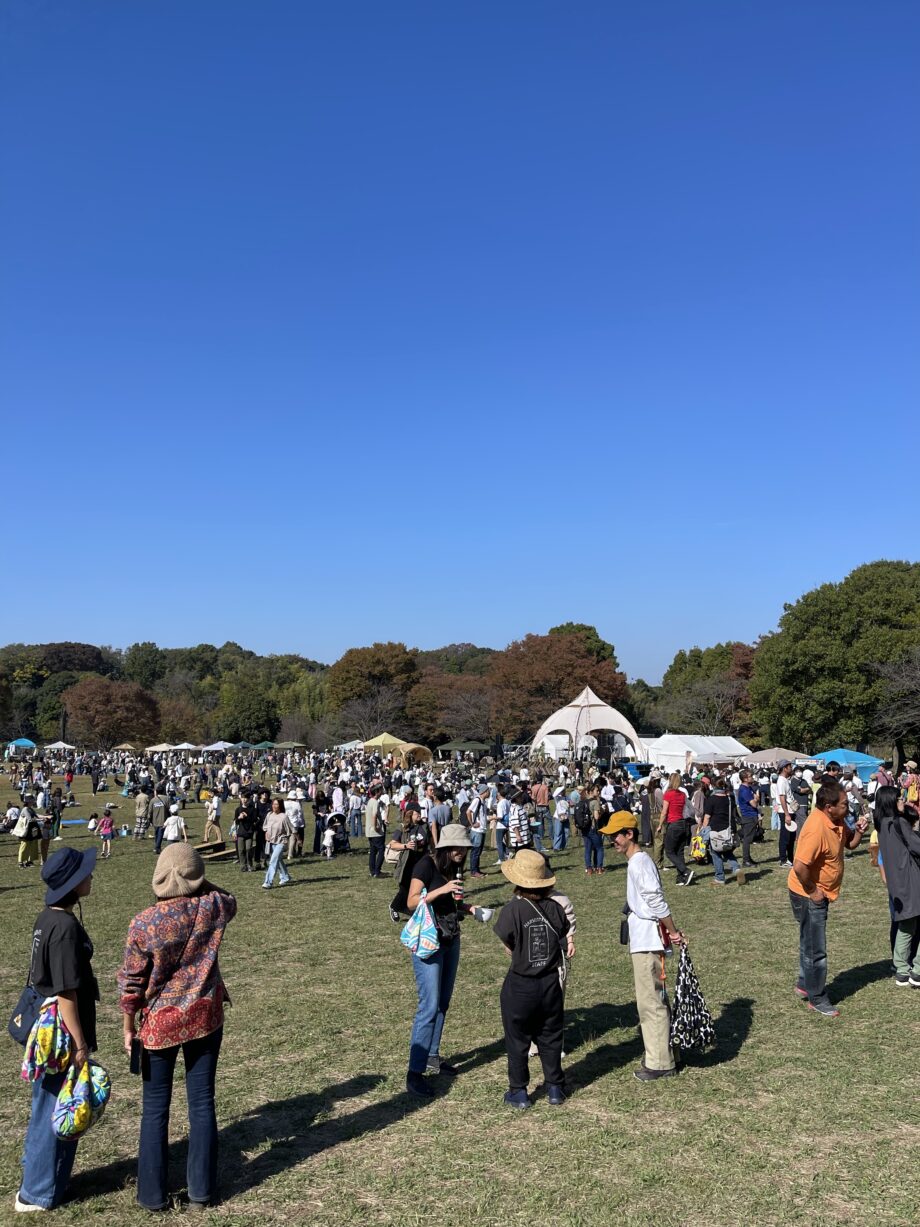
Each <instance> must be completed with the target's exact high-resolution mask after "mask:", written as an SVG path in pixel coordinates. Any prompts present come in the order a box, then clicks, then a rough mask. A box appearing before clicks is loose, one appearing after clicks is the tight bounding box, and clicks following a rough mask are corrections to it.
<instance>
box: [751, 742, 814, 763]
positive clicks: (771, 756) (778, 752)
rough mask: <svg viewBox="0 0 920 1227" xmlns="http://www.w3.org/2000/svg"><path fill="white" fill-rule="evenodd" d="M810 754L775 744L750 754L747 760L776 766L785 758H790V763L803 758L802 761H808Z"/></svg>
mask: <svg viewBox="0 0 920 1227" xmlns="http://www.w3.org/2000/svg"><path fill="white" fill-rule="evenodd" d="M809 757H810V756H809V755H808V754H806V753H805V752H804V751H802V750H784V749H783V748H782V746H773V748H772V749H770V750H758V751H757V753H756V754H749V755H748V757H747V760H746V761H747V762H749V763H751V764H752V765H755V764H756V765H758V766H759V765H760V764H761V763H764V764H766V765H768V766H774V765H775V764H776V763H778V762H781V761H782V760H783V759H784V758H788V759H789V761H790V763H794V762H797V761H798V760H800V759H801V761H802V762H807V761H808V759H809Z"/></svg>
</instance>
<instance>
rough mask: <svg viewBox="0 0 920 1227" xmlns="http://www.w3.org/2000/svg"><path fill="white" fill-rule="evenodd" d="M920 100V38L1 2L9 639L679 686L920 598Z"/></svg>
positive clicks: (525, 15) (312, 7) (757, 6)
mask: <svg viewBox="0 0 920 1227" xmlns="http://www.w3.org/2000/svg"><path fill="white" fill-rule="evenodd" d="M918 58H920V6H918V5H917V4H915V3H912V2H911V0H902V2H894V3H890V2H885V0H882V2H881V3H878V4H866V3H863V2H860V3H847V2H841V3H835V4H828V3H823V2H822V3H808V2H807V0H806V2H802V0H780V2H775V0H774V2H773V3H769V4H764V3H755V2H749V3H748V2H745V0H723V2H721V3H719V2H716V0H709V2H707V3H705V4H686V3H677V2H673V3H668V2H663V3H658V4H637V3H623V2H620V3H613V2H611V0H604V2H598V3H583V4H579V5H562V4H559V3H557V2H553V3H546V2H540V0H538V2H532V0H528V3H499V4H495V3H491V2H490V3H468V4H462V5H445V4H432V3H430V2H425V3H400V2H394V3H386V4H382V3H378V2H377V0H374V2H367V3H335V4H324V5H320V4H314V3H309V2H307V0H285V2H273V0H261V2H259V3H255V2H254V0H246V2H245V3H243V2H239V0H219V2H218V0H194V2H193V3H189V2H188V0H155V2H154V0H132V2H131V3H115V2H114V0H107V2H106V3H98V2H94V0H81V2H80V3H79V4H74V3H72V0H9V2H8V3H7V4H6V5H5V6H4V10H3V15H2V26H0V106H2V114H3V121H2V125H3V171H2V175H3V192H2V198H0V235H2V243H3V257H2V276H0V370H2V377H0V379H2V382H0V387H2V393H0V394H2V399H3V416H4V419H5V420H6V422H7V425H6V427H5V429H4V434H3V441H4V476H5V482H4V486H5V493H6V499H5V502H6V517H5V518H6V524H7V533H6V534H5V535H4V538H5V539H4V543H3V545H2V547H0V565H2V566H3V574H4V584H3V588H4V590H5V594H6V595H5V597H4V600H3V602H2V609H0V642H7V641H10V640H26V641H30V642H35V641H41V640H47V639H82V640H87V641H90V642H103V643H113V644H116V645H126V644H128V643H130V642H133V641H135V640H139V639H141V640H142V639H154V640H156V641H157V642H159V643H161V644H163V645H167V646H171V645H179V644H191V643H196V642H199V641H202V640H203V641H209V642H214V643H217V644H220V643H221V642H223V641H224V640H226V639H235V640H237V641H239V642H240V643H242V644H244V645H245V646H247V647H250V648H253V649H255V650H257V651H263V652H265V651H299V652H303V653H305V654H307V655H309V656H313V657H316V658H319V659H323V660H333V659H335V658H336V657H337V656H338V655H339V654H340V653H341V652H342V651H343V650H344V649H345V648H347V647H349V646H353V645H357V644H363V643H369V642H371V641H373V640H377V639H398V640H404V641H406V642H407V643H409V644H416V645H418V646H421V647H434V646H437V645H440V644H443V643H448V642H454V641H460V640H471V641H474V642H477V643H480V644H487V645H492V646H497V647H501V646H504V644H506V643H507V642H508V641H510V640H511V639H514V638H517V637H519V636H520V635H522V634H524V633H526V632H528V631H540V632H542V631H545V630H546V629H547V628H548V627H549V626H551V625H553V624H554V623H557V622H560V621H565V620H570V619H571V620H575V621H584V622H591V623H595V624H596V625H597V626H598V628H599V629H600V631H601V633H602V634H603V635H604V636H605V637H606V638H608V639H610V640H611V641H612V642H613V643H614V644H615V645H616V648H617V653H618V656H619V660H620V663H621V666H622V667H623V668H624V669H625V670H626V671H627V672H628V674H629V675H630V676H636V675H644V676H646V677H648V678H652V679H654V678H657V677H658V676H660V673H661V670H662V669H663V668H664V667H665V666H666V665H667V663H668V661H669V660H670V658H671V656H672V655H673V653H674V652H675V651H676V650H677V649H678V648H680V647H687V646H691V645H693V644H694V643H697V644H700V645H703V646H705V645H706V644H709V643H713V642H717V641H720V640H723V639H727V638H742V639H752V638H754V637H755V636H756V635H758V634H759V633H761V632H764V631H767V630H770V629H771V628H772V627H773V626H775V624H776V620H777V618H778V616H779V614H780V613H781V612H782V605H783V602H784V600H793V599H795V598H796V597H797V596H798V595H800V594H801V593H802V592H803V591H805V590H806V589H808V588H810V587H812V586H814V585H815V584H816V583H819V582H822V581H824V580H828V579H837V578H840V577H841V576H843V575H844V574H845V573H846V572H847V571H849V570H850V569H851V568H852V567H853V566H855V565H858V564H859V563H860V562H864V561H868V560H870V559H873V558H877V557H902V558H904V557H906V558H917V557H918V546H917V511H918V477H917V443H916V421H917V405H918V385H920V379H918V367H920V357H918V355H920V350H918V344H917V342H918V336H920V309H918V307H920V290H918V286H920V259H918V254H920V253H918V236H920V222H918V218H920V191H918V187H920V157H918V152H920V151H918V137H917V116H918V114H920V78H918V74H917V63H918ZM905 461H906V462H907V463H906V464H904V462H905ZM902 465H903V468H902ZM902 474H903V476H902ZM13 525H16V526H17V527H16V531H12V526H13ZM20 534H22V535H20ZM32 542H34V543H36V544H38V545H39V546H40V548H38V549H35V548H32V546H31V544H30V543H32ZM656 561H657V562H658V563H660V564H661V578H660V579H659V578H656V576H655V569H654V567H655V564H656ZM241 568H252V570H253V572H254V573H256V574H257V575H259V576H261V577H263V580H264V582H263V583H262V584H259V585H250V584H247V583H245V582H240V581H241V579H242V578H243V576H242V573H241ZM39 573H44V574H46V575H47V577H48V578H47V580H45V581H43V582H39ZM52 580H53V581H56V582H52Z"/></svg>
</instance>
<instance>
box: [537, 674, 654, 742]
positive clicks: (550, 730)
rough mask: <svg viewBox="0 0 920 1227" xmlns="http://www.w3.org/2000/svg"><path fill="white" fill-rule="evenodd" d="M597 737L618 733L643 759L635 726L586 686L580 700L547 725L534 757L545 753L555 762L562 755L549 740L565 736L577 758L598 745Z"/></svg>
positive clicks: (555, 716) (546, 722) (559, 711)
mask: <svg viewBox="0 0 920 1227" xmlns="http://www.w3.org/2000/svg"><path fill="white" fill-rule="evenodd" d="M595 733H614V734H616V735H617V736H618V737H620V738H621V739H622V740H623V741H624V742H625V743H627V744H628V745H630V746H631V747H632V749H633V752H634V754H635V755H636V757H638V758H641V757H642V756H643V746H642V742H641V741H640V739H639V734H638V733H637V732H636V730H635V729H634V728H633V726H632V725H631V724H630V723H629V721H628V720H627V719H626V717H625V716H624V715H622V714H621V713H620V712H618V711H617V710H616V709H615V708H613V707H611V706H610V705H609V703H605V702H604V701H603V699H599V698H598V696H597V695H596V694H595V693H594V691H593V690H592V689H591V687H590V686H586V687H585V688H584V690H583V691H582V692H581V694H580V695H578V697H577V698H575V699H573V700H572V702H571V703H569V704H567V705H566V706H565V707H560V708H559V710H558V711H557V712H554V713H553V714H552V715H551V716H550V718H549V719H548V720H545V721H544V722H543V724H542V725H541V726H540V728H539V730H538V732H537V735H536V737H534V739H533V741H532V742H531V745H530V753H531V754H536V753H538V752H539V751H541V750H542V751H543V753H544V754H546V753H549V754H550V755H551V757H553V758H555V757H556V755H557V754H558V752H559V747H558V743H557V742H556V741H555V740H548V739H549V738H551V737H552V735H553V734H564V735H565V736H567V737H568V739H569V741H570V743H571V747H572V753H573V754H574V755H575V756H576V757H577V755H578V754H579V753H580V752H581V750H582V748H586V749H587V748H593V747H594V746H596V745H597V739H596V737H595V736H594V734H595Z"/></svg>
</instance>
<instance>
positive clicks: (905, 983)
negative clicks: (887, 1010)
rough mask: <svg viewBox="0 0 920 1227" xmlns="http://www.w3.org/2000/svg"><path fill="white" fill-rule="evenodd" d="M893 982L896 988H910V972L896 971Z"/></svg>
mask: <svg viewBox="0 0 920 1227" xmlns="http://www.w3.org/2000/svg"><path fill="white" fill-rule="evenodd" d="M894 982H895V984H896V985H897V987H898V988H910V987H911V982H910V973H909V972H906V971H899V972H896V973H895V977H894Z"/></svg>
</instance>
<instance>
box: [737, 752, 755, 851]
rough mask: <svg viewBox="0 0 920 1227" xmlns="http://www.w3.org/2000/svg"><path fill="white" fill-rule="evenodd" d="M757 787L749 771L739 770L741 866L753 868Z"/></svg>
mask: <svg viewBox="0 0 920 1227" xmlns="http://www.w3.org/2000/svg"><path fill="white" fill-rule="evenodd" d="M758 792H759V789H758V788H755V787H754V782H753V777H752V775H751V773H750V771H747V770H745V771H742V772H741V787H740V788H739V789H738V817H739V818H740V819H741V867H742V869H753V868H754V861H753V860H752V858H751V842H752V840H753V839H754V836H755V834H756V833H757V824H758V822H760V810H759V809H758V808H757V797H758Z"/></svg>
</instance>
